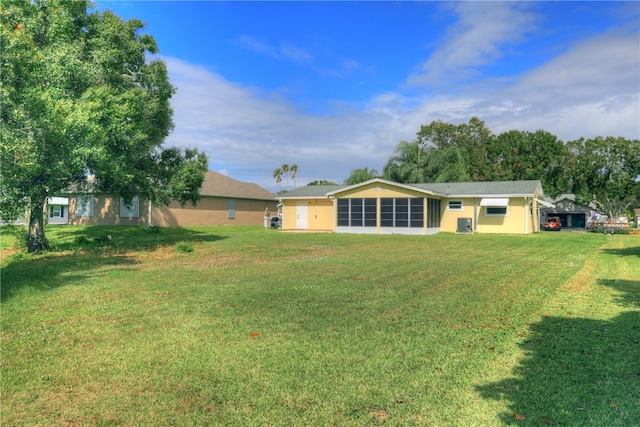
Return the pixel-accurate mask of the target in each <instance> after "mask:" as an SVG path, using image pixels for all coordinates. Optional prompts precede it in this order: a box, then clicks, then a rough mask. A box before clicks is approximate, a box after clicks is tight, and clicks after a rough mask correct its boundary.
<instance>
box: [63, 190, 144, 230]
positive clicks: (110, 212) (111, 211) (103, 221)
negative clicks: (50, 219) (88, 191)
mask: <svg viewBox="0 0 640 427" xmlns="http://www.w3.org/2000/svg"><path fill="white" fill-rule="evenodd" d="M77 205H78V197H77V196H71V197H69V224H73V225H146V224H147V221H148V212H149V211H148V208H149V204H148V202H147V201H146V200H140V207H139V210H138V214H139V216H138V217H137V218H122V217H120V196H119V195H117V194H100V195H95V196H93V216H91V217H80V216H78V215H77Z"/></svg>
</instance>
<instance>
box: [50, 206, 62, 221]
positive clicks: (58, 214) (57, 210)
mask: <svg viewBox="0 0 640 427" xmlns="http://www.w3.org/2000/svg"><path fill="white" fill-rule="evenodd" d="M49 216H50V217H51V218H62V217H63V216H64V206H58V205H55V206H51V213H50V214H49Z"/></svg>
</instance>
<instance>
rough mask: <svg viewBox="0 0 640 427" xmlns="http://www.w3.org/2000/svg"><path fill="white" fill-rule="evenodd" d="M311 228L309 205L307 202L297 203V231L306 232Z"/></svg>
mask: <svg viewBox="0 0 640 427" xmlns="http://www.w3.org/2000/svg"><path fill="white" fill-rule="evenodd" d="M308 227H309V205H308V204H307V202H298V203H296V229H298V230H306V229H307V228H308Z"/></svg>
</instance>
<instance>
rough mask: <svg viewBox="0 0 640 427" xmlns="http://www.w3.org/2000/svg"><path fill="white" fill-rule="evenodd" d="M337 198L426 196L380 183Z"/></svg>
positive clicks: (342, 193)
mask: <svg viewBox="0 0 640 427" xmlns="http://www.w3.org/2000/svg"><path fill="white" fill-rule="evenodd" d="M337 197H338V198H341V199H344V198H350V197H362V198H368V197H374V198H382V197H420V198H426V197H427V196H426V195H425V194H424V193H421V192H419V191H413V190H410V189H405V188H401V187H393V186H390V185H384V184H380V183H377V182H376V183H372V184H368V185H365V186H363V187H358V188H354V189H351V190H349V191H344V192H341V193H340V194H339V195H338V196H337Z"/></svg>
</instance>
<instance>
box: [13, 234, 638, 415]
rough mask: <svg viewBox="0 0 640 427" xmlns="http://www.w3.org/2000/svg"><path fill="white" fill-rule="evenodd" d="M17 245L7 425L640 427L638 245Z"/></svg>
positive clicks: (104, 240)
mask: <svg viewBox="0 0 640 427" xmlns="http://www.w3.org/2000/svg"><path fill="white" fill-rule="evenodd" d="M0 231H2V242H1V243H0V248H2V251H3V264H2V273H1V274H2V276H1V281H2V282H1V284H2V294H1V296H2V306H1V310H2V311H1V316H2V330H1V334H2V335H1V337H2V347H1V351H2V354H1V359H0V360H1V363H2V365H1V374H2V410H1V414H0V416H1V419H0V422H1V424H2V425H3V426H14V425H29V424H41V425H126V426H130V425H180V426H182V425H219V426H262V425H266V426H331V425H336V426H359V425H393V426H398V425H402V426H404V425H427V426H429V425H434V426H469V425H482V426H491V425H511V424H513V425H532V426H539V425H546V424H552V425H564V426H567V425H575V426H605V425H606V426H615V425H618V426H629V425H640V237H638V236H628V235H627V236H625V235H614V236H609V235H602V234H594V233H539V234H536V235H533V236H487V235H451V234H440V235H435V236H400V235H398V236H370V235H338V234H298V233H286V232H279V231H275V230H264V229H263V228H261V227H203V228H187V229H177V228H173V229H155V228H152V229H146V228H127V227H111V228H107V227H67V226H64V227H50V228H48V229H47V233H48V238H49V241H50V243H51V245H52V250H51V251H49V252H47V253H44V254H38V255H26V254H25V253H24V252H22V251H20V250H16V249H15V245H14V244H13V243H12V242H13V239H14V238H13V237H12V231H11V229H10V228H3V229H2V230H0ZM109 236H110V238H109Z"/></svg>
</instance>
